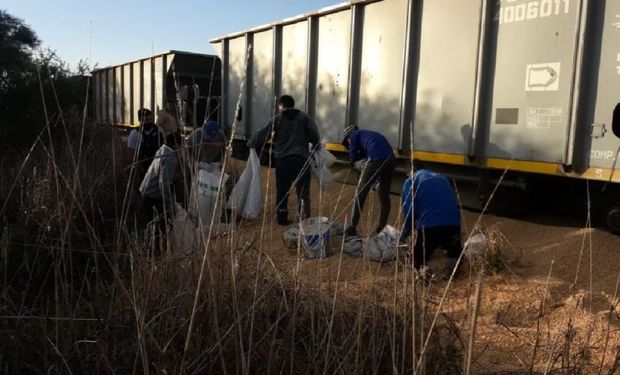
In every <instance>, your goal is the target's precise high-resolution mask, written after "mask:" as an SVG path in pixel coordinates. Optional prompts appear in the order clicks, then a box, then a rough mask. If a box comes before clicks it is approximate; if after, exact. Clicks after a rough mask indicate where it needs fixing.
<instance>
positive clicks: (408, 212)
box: [401, 169, 462, 278]
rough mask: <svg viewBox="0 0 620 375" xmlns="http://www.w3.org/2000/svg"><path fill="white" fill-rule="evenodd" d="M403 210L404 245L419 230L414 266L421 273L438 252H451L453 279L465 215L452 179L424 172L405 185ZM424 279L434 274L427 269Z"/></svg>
mask: <svg viewBox="0 0 620 375" xmlns="http://www.w3.org/2000/svg"><path fill="white" fill-rule="evenodd" d="M401 199H402V207H403V216H404V218H405V225H404V227H403V231H402V234H401V241H404V240H406V239H407V238H408V237H409V235H410V234H411V232H412V231H413V230H414V229H415V230H417V231H418V235H417V237H416V239H415V246H414V247H413V266H414V268H415V269H416V270H418V271H420V270H421V267H422V266H425V263H426V259H428V258H430V257H431V255H432V254H433V252H434V251H435V249H437V248H438V247H441V248H443V249H445V250H447V251H448V258H447V259H446V276H447V277H448V278H449V277H450V276H451V275H452V273H453V271H454V268H455V267H456V264H457V260H458V258H459V257H460V255H461V252H462V247H461V212H460V210H459V204H458V201H457V199H456V194H455V193H454V190H453V188H452V185H451V184H450V182H449V181H448V179H447V178H446V177H444V176H442V175H440V174H438V173H434V172H431V171H429V170H426V169H421V170H419V171H417V172H415V173H414V174H413V175H412V176H410V177H409V178H407V180H406V181H405V184H404V185H403V191H402V198H401ZM424 273H425V275H424V276H429V275H430V274H432V272H431V271H430V269H429V268H424Z"/></svg>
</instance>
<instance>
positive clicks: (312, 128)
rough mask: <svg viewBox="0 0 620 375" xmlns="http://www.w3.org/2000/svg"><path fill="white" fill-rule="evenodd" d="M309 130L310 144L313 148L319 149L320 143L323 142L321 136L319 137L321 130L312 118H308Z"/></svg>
mask: <svg viewBox="0 0 620 375" xmlns="http://www.w3.org/2000/svg"><path fill="white" fill-rule="evenodd" d="M307 124H308V125H307V130H308V140H309V141H310V143H312V146H314V147H313V148H315V149H316V148H317V146H318V145H320V143H319V142H320V141H321V136H320V135H319V129H318V128H317V126H316V123H315V122H314V120H312V119H311V118H310V116H308V123H307Z"/></svg>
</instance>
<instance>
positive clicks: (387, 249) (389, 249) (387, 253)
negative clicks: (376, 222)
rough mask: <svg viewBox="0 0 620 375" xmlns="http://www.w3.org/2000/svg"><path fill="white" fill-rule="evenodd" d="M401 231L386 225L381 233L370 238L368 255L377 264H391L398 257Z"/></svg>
mask: <svg viewBox="0 0 620 375" xmlns="http://www.w3.org/2000/svg"><path fill="white" fill-rule="evenodd" d="M399 237H400V231H399V230H398V229H396V228H394V227H392V226H391V225H386V226H385V228H383V230H382V231H381V233H379V234H377V235H376V236H372V237H370V238H368V242H367V243H366V255H367V256H368V259H370V260H372V261H375V262H390V261H392V260H394V259H396V258H397V257H398V246H399V244H398V238H399Z"/></svg>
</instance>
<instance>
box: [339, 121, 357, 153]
mask: <svg viewBox="0 0 620 375" xmlns="http://www.w3.org/2000/svg"><path fill="white" fill-rule="evenodd" d="M355 130H358V127H357V125H349V126H347V127H346V128H344V133H343V136H342V142H341V143H342V145H343V146H344V147H346V148H349V143H350V141H349V138H350V137H351V133H353V132H354V131H355Z"/></svg>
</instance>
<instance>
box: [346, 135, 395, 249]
mask: <svg viewBox="0 0 620 375" xmlns="http://www.w3.org/2000/svg"><path fill="white" fill-rule="evenodd" d="M342 144H343V145H344V146H345V147H347V148H348V149H349V159H350V160H351V163H356V162H357V161H359V160H362V159H368V161H367V162H366V164H365V167H364V168H363V170H362V175H361V177H360V181H359V184H358V186H357V190H356V192H355V198H354V199H353V215H352V218H351V225H349V227H348V228H347V229H346V230H345V236H346V237H350V236H357V225H358V223H359V220H360V217H361V216H362V210H363V208H364V202H365V201H366V196H367V195H368V192H369V191H370V189H371V188H372V186H373V185H374V184H375V182H376V181H378V182H379V188H378V193H379V203H380V205H381V213H380V215H379V222H378V223H377V227H376V229H375V233H376V234H377V233H379V232H381V230H383V228H384V227H385V225H386V224H387V220H388V216H389V215H390V185H391V184H392V175H393V174H394V166H395V160H394V151H393V150H392V146H391V145H390V142H388V140H387V139H386V138H385V137H384V136H383V135H382V134H380V133H377V132H374V131H370V130H360V129H358V127H357V126H355V125H351V126H349V127H347V128H346V129H345V130H344V139H343V141H342Z"/></svg>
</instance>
